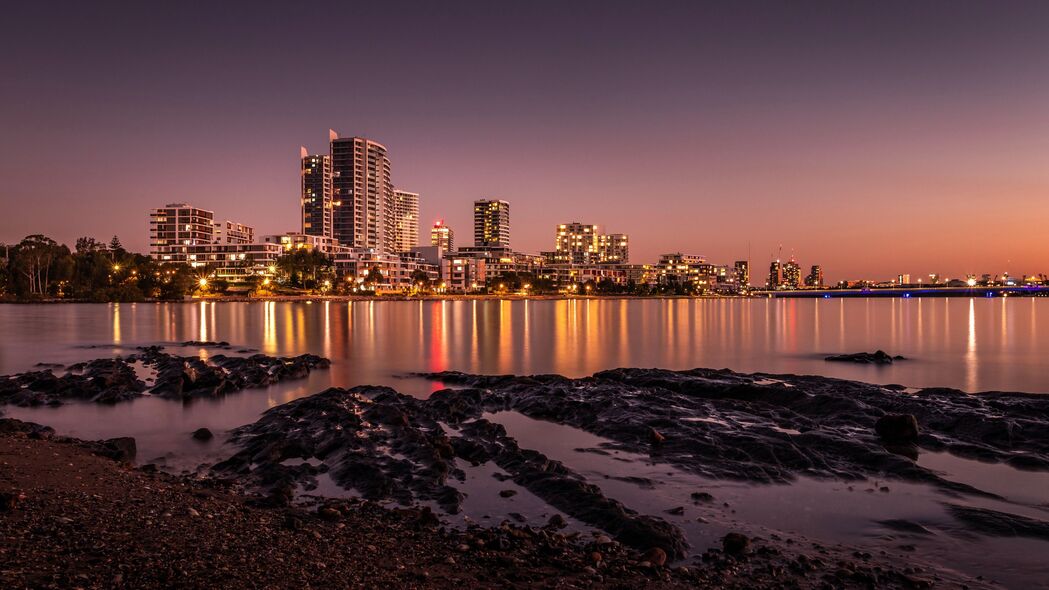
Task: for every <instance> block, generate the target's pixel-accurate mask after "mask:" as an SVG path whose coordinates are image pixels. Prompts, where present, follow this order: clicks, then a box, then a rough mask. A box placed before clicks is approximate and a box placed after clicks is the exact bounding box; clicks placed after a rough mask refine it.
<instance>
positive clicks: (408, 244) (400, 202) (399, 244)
mask: <svg viewBox="0 0 1049 590" xmlns="http://www.w3.org/2000/svg"><path fill="white" fill-rule="evenodd" d="M390 215H391V216H392V218H393V235H392V236H391V239H390V243H392V247H391V250H392V251H393V252H410V251H411V249H412V248H414V247H416V246H418V245H419V193H410V192H408V191H402V190H400V189H394V191H393V206H392V207H391V210H390Z"/></svg>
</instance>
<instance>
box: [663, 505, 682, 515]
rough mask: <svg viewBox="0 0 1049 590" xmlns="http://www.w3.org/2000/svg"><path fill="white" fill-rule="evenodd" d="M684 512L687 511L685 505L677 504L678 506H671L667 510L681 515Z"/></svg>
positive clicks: (669, 512)
mask: <svg viewBox="0 0 1049 590" xmlns="http://www.w3.org/2000/svg"><path fill="white" fill-rule="evenodd" d="M684 513H685V507H684V506H677V507H674V508H671V509H670V510H667V514H670V515H673V516H681V515H682V514H684Z"/></svg>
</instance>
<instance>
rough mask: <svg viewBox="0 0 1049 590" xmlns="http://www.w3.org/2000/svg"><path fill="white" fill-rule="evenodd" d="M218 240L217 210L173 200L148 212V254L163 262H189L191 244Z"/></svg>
mask: <svg viewBox="0 0 1049 590" xmlns="http://www.w3.org/2000/svg"><path fill="white" fill-rule="evenodd" d="M214 242H215V213H214V212H212V211H208V210H206V209H198V208H197V207H193V206H192V205H187V204H186V203H170V204H168V205H166V206H164V207H161V208H158V209H153V210H152V211H150V213H149V254H150V256H152V257H153V258H154V259H156V260H161V261H164V262H187V261H188V260H189V258H188V254H187V252H188V250H189V247H190V246H199V245H204V244H212V243H214Z"/></svg>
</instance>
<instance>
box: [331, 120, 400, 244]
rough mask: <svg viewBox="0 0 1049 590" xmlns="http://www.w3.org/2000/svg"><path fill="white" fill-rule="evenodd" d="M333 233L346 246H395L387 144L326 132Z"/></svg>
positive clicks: (391, 186)
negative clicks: (329, 158)
mask: <svg viewBox="0 0 1049 590" xmlns="http://www.w3.org/2000/svg"><path fill="white" fill-rule="evenodd" d="M329 136H330V146H331V169H332V198H333V199H334V201H333V206H334V209H333V215H332V230H333V231H332V236H333V237H334V238H335V239H337V240H339V242H340V243H342V244H343V245H345V246H352V247H355V248H370V249H374V250H376V251H379V252H391V251H393V248H394V247H395V244H394V242H393V239H392V238H393V235H394V234H395V233H396V230H395V224H394V216H393V215H391V214H389V212H390V209H391V207H392V206H393V184H392V182H391V180H390V159H389V157H388V156H387V152H386V147H385V146H383V145H382V144H380V143H378V142H375V141H372V140H370V139H366V138H363V137H346V138H340V137H339V136H338V134H336V133H335V132H334V131H330V132H329Z"/></svg>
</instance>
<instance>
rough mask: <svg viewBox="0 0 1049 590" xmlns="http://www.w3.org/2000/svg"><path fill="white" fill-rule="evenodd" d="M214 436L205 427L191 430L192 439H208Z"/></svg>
mask: <svg viewBox="0 0 1049 590" xmlns="http://www.w3.org/2000/svg"><path fill="white" fill-rule="evenodd" d="M214 437H215V435H214V434H212V432H211V431H210V430H208V429H207V428H198V429H196V430H194V431H193V439H194V440H199V441H208V440H211V439H212V438H214Z"/></svg>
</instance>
